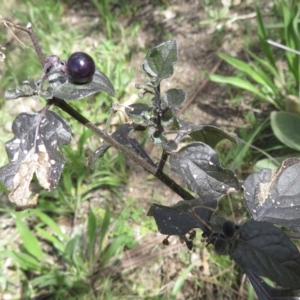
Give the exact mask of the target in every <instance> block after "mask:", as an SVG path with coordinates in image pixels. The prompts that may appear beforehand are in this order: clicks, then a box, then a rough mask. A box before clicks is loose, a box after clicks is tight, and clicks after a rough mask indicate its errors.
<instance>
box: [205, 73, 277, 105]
mask: <svg viewBox="0 0 300 300" xmlns="http://www.w3.org/2000/svg"><path fill="white" fill-rule="evenodd" d="M208 78H209V79H210V80H211V81H214V82H219V83H225V84H231V85H233V86H236V87H238V88H242V89H244V90H247V91H250V92H252V93H253V94H255V95H257V96H258V97H260V98H261V99H263V100H264V101H267V102H269V103H271V104H273V105H274V106H275V107H277V108H279V107H278V105H277V103H276V102H275V101H274V100H273V99H272V98H271V97H269V96H267V95H264V94H263V93H262V92H260V91H259V89H258V88H256V87H255V86H254V85H253V84H252V83H250V82H249V81H247V80H244V79H241V78H238V77H234V76H228V77H226V76H221V75H215V74H208Z"/></svg>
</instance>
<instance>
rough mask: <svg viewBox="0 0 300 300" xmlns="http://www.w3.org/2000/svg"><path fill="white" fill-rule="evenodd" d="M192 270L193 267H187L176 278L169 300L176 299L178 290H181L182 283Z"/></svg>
mask: <svg viewBox="0 0 300 300" xmlns="http://www.w3.org/2000/svg"><path fill="white" fill-rule="evenodd" d="M193 268H194V265H193V264H191V265H190V266H188V267H187V268H186V269H185V270H184V271H183V272H182V273H181V274H180V275H179V277H178V279H177V280H176V282H175V284H174V286H173V289H172V293H171V299H176V296H177V294H178V293H179V291H180V289H181V288H182V286H183V284H184V281H185V280H186V278H187V276H188V275H189V274H190V272H191V270H192V269H193Z"/></svg>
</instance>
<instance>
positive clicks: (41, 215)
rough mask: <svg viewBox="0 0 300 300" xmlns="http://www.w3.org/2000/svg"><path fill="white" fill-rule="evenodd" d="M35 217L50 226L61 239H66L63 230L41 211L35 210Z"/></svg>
mask: <svg viewBox="0 0 300 300" xmlns="http://www.w3.org/2000/svg"><path fill="white" fill-rule="evenodd" d="M34 213H35V215H37V216H38V217H39V218H40V219H41V221H42V222H43V223H45V224H46V225H48V226H49V227H50V228H51V229H52V230H53V231H54V232H55V233H56V234H57V236H59V237H60V238H65V235H64V234H63V232H62V231H61V228H60V227H59V226H58V225H57V223H56V222H55V221H54V220H53V219H51V218H50V217H49V216H47V215H46V214H45V213H43V212H41V211H40V210H38V209H37V210H35V212H34Z"/></svg>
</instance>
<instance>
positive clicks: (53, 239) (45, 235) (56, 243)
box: [35, 227, 65, 252]
mask: <svg viewBox="0 0 300 300" xmlns="http://www.w3.org/2000/svg"><path fill="white" fill-rule="evenodd" d="M35 229H36V231H37V232H38V233H39V234H40V235H41V236H42V237H43V238H44V239H45V240H47V241H49V242H50V243H52V244H53V246H54V247H55V248H56V249H57V250H59V251H60V252H64V250H65V245H64V244H63V243H62V242H61V241H60V240H59V239H58V238H56V237H55V236H54V235H53V234H51V233H49V232H48V231H46V230H44V229H42V228H39V227H36V228H35Z"/></svg>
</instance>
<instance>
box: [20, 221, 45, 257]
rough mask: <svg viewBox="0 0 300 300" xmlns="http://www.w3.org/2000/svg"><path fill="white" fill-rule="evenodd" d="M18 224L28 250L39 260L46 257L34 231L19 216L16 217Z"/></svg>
mask: <svg viewBox="0 0 300 300" xmlns="http://www.w3.org/2000/svg"><path fill="white" fill-rule="evenodd" d="M16 226H17V229H18V232H19V233H20V236H21V238H22V242H23V245H24V247H25V248H26V250H27V251H28V252H29V253H30V254H31V255H32V256H34V257H35V258H37V259H38V260H42V259H43V257H44V254H43V251H42V249H41V247H40V245H39V242H38V239H37V238H36V237H35V235H34V234H33V233H32V231H31V230H30V229H29V228H28V227H27V225H26V224H25V223H24V222H22V221H21V219H20V218H18V217H17V218H16Z"/></svg>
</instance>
